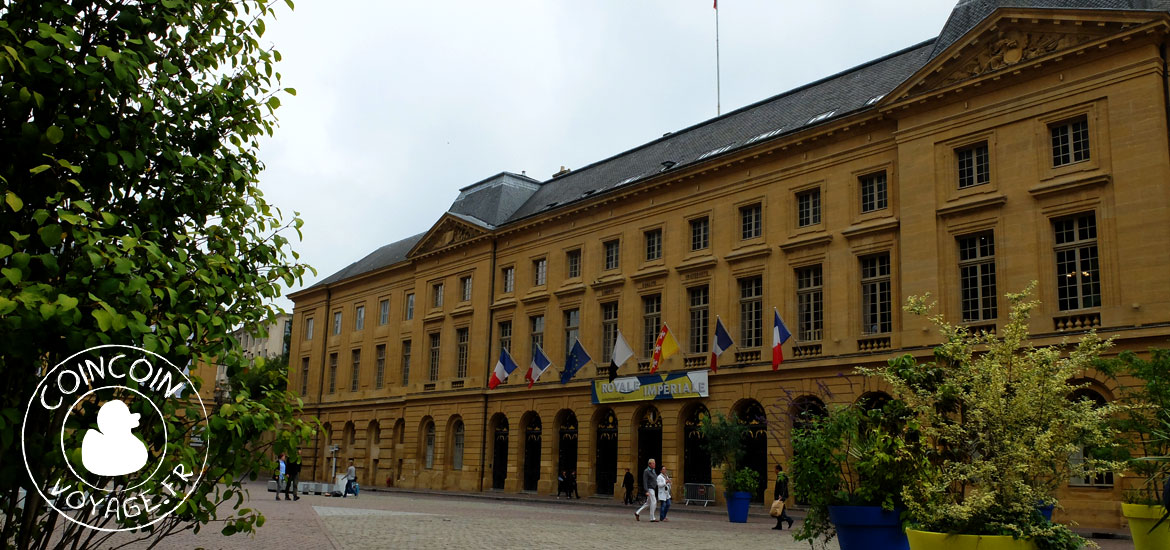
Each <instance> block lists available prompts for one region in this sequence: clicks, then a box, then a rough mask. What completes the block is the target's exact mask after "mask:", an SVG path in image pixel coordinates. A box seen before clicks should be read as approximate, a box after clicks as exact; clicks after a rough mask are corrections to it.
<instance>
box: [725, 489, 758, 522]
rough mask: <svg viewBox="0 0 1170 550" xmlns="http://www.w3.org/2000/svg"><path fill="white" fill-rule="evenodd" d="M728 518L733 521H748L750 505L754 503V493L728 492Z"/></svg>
mask: <svg viewBox="0 0 1170 550" xmlns="http://www.w3.org/2000/svg"><path fill="white" fill-rule="evenodd" d="M724 496H726V497H727V520H728V521H730V522H732V523H747V517H748V505H749V504H751V503H752V494H751V493H747V492H744V491H736V492H734V493H726V494H725V495H724Z"/></svg>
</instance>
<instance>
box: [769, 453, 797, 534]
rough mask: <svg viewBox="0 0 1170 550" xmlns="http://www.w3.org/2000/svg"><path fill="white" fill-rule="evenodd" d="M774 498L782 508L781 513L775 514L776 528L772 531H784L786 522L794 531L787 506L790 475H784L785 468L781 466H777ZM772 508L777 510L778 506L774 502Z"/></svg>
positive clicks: (773, 491)
mask: <svg viewBox="0 0 1170 550" xmlns="http://www.w3.org/2000/svg"><path fill="white" fill-rule="evenodd" d="M772 498H773V499H775V500H776V501H779V507H780V513H779V514H774V515H775V516H776V526H775V527H773V528H772V529H776V530H779V531H783V530H784V526H783V523H784V522H785V521H787V522H788V528H789V529H792V518H790V517H788V506H786V505H785V503H786V502H787V501H788V475H786V474H785V473H784V468H783V467H782V466H780V465H779V464H777V465H776V488H775V489H773V490H772ZM772 506H773V508H775V507H776V506H777V504H776V503H775V502H773V503H772Z"/></svg>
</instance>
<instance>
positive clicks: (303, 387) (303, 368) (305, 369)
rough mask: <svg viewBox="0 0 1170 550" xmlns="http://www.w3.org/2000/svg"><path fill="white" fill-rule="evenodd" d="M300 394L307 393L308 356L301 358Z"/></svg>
mask: <svg viewBox="0 0 1170 550" xmlns="http://www.w3.org/2000/svg"><path fill="white" fill-rule="evenodd" d="M301 395H309V358H308V357H303V358H301Z"/></svg>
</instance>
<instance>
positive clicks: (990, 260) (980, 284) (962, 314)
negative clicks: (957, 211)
mask: <svg viewBox="0 0 1170 550" xmlns="http://www.w3.org/2000/svg"><path fill="white" fill-rule="evenodd" d="M984 238H988V239H990V240H989V242H988V243H987V245H988V246H990V252H987V250H986V247H985V246H983V245H982V244H981V243H980V242H979V239H984ZM967 241H971V242H972V243H971V244H972V247H971V249H972V250H973V251H974V255H973V256H970V257H964V250H965V246H966V244H965V243H966V242H967ZM955 245H956V247H957V248H956V257H957V258H958V263H957V267H958V275H959V280H958V289H959V296H958V297H959V319H960V320H961V322H963V323H982V322H989V321H995V320H996V319H997V318H998V317H999V296H998V290H997V289H998V278H999V276H998V272H997V271H998V270H997V269H996V256H995V232H994V230H992V229H986V230H983V231H976V232H972V233H964V234H961V235H955ZM987 267H990V272H987V271H986V270H985V269H986V268H987ZM968 270H974V287H968V281H970V280H971V279H972V277H971V276H969V275H968V274H967V272H968ZM988 276H990V277H991V283H990V288H988V285H987V277H988ZM969 292H971V293H973V294H974V297H973V298H972V299H969V298H968V297H967V296H968V293H969ZM972 300H973V301H974V304H975V308H974V311H971V310H969V309H968V303H969V302H971V301H972ZM989 302H990V304H989Z"/></svg>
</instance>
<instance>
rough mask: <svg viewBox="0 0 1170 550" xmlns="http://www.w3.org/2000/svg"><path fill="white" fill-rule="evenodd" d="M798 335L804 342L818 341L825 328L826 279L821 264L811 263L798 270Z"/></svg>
mask: <svg viewBox="0 0 1170 550" xmlns="http://www.w3.org/2000/svg"><path fill="white" fill-rule="evenodd" d="M796 310H797V317H796V337H797V339H798V340H800V341H802V342H816V341H819V340H820V339H821V337H822V331H823V330H824V317H825V312H824V280H823V278H822V277H821V266H820V264H817V265H810V266H808V267H802V268H800V269H797V270H796Z"/></svg>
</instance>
